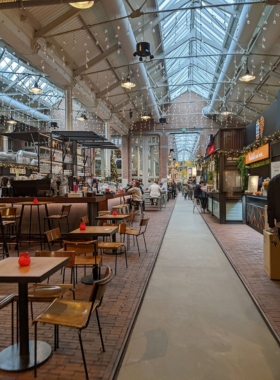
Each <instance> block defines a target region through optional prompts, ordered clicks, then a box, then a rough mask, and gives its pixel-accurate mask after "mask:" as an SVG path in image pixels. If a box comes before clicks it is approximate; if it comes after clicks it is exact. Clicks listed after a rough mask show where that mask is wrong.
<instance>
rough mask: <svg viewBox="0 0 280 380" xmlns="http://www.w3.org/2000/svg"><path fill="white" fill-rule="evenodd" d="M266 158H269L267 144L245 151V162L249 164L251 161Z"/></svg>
mask: <svg viewBox="0 0 280 380" xmlns="http://www.w3.org/2000/svg"><path fill="white" fill-rule="evenodd" d="M266 158H269V144H265V145H263V146H260V147H259V148H258V149H255V150H253V152H248V153H246V155H245V164H246V165H250V164H252V163H253V162H257V161H260V160H265V159H266Z"/></svg>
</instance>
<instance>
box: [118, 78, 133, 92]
mask: <svg viewBox="0 0 280 380" xmlns="http://www.w3.org/2000/svg"><path fill="white" fill-rule="evenodd" d="M121 86H122V87H123V88H127V89H128V90H131V89H132V88H133V87H135V86H136V84H135V83H133V82H131V81H130V77H129V76H128V77H127V79H126V81H125V82H123V83H122V84H121Z"/></svg>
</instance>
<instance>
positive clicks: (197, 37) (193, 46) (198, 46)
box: [158, 0, 236, 100]
mask: <svg viewBox="0 0 280 380" xmlns="http://www.w3.org/2000/svg"><path fill="white" fill-rule="evenodd" d="M212 3H213V2H212V1H211V0H208V1H202V2H201V3H200V2H199V3H197V2H195V1H192V0H186V1H184V0H158V7H159V9H176V7H177V8H179V7H180V8H188V7H194V6H197V7H199V6H200V5H202V6H206V5H208V4H212ZM218 3H219V4H223V3H224V4H233V3H234V0H219V2H218ZM234 17H236V15H235V12H234V11H233V8H232V7H225V8H224V9H223V10H222V9H221V8H202V9H197V10H193V9H192V10H190V9H187V10H186V11H177V12H172V13H171V14H170V15H169V16H168V17H166V18H165V19H164V20H163V21H161V28H162V38H163V48H164V55H165V57H167V58H168V59H166V60H165V65H166V75H167V81H168V85H169V94H170V98H171V100H173V99H175V98H177V97H178V96H180V95H181V94H183V93H184V92H186V91H187V90H190V91H194V92H196V93H197V94H199V95H201V96H202V97H204V98H206V99H208V98H209V97H210V95H211V89H212V87H213V85H212V83H213V82H214V79H215V77H216V76H217V74H216V69H218V65H219V63H220V57H219V56H214V54H219V53H220V52H221V51H222V50H223V43H224V41H225V40H226V39H227V38H228V37H230V38H231V36H232V35H233V34H234V31H235V30H234V28H235V26H234V28H233V29H232V28H231V30H230V33H231V35H229V34H228V32H227V30H228V27H229V25H232V23H231V20H232V18H234ZM234 25H236V23H235V24H234ZM201 55H207V56H206V57H196V56H201ZM172 57H174V59H172ZM180 57H183V58H180ZM186 57H188V58H186ZM170 58H171V59H170ZM176 85H178V86H176Z"/></svg>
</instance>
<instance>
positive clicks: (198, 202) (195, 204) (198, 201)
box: [193, 198, 201, 213]
mask: <svg viewBox="0 0 280 380" xmlns="http://www.w3.org/2000/svg"><path fill="white" fill-rule="evenodd" d="M197 205H199V206H200V211H201V202H200V199H199V198H194V200H193V213H194V210H195V208H196V206H197Z"/></svg>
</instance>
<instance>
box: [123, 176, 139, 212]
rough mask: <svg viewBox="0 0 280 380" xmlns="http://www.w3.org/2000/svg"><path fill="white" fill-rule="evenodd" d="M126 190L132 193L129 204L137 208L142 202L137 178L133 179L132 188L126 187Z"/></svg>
mask: <svg viewBox="0 0 280 380" xmlns="http://www.w3.org/2000/svg"><path fill="white" fill-rule="evenodd" d="M127 192H128V193H130V194H131V195H132V200H131V202H130V205H131V206H135V209H136V210H138V209H139V205H140V203H141V202H142V191H141V188H140V182H139V181H137V180H134V181H133V185H132V188H131V189H128V190H127Z"/></svg>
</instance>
